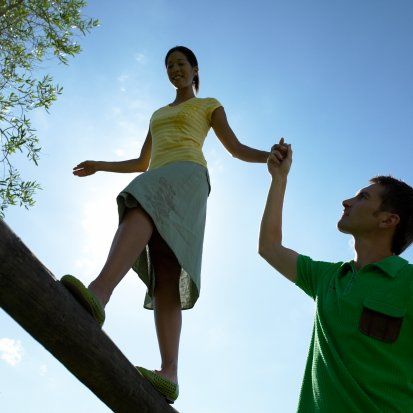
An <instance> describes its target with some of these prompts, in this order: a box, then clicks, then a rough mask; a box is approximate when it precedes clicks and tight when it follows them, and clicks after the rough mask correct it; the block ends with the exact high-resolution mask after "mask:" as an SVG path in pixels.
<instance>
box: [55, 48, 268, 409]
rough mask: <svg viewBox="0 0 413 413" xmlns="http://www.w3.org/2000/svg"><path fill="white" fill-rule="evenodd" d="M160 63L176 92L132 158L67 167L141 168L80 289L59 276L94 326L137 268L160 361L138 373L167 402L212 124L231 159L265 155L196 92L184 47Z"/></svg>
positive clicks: (193, 278)
mask: <svg viewBox="0 0 413 413" xmlns="http://www.w3.org/2000/svg"><path fill="white" fill-rule="evenodd" d="M165 66H166V70H167V74H168V77H169V80H170V82H171V83H172V84H173V86H174V87H175V88H176V97H175V100H174V101H173V102H172V103H171V104H169V105H167V106H164V107H162V108H160V109H158V110H157V111H155V113H154V114H153V115H152V117H151V120H150V127H149V131H148V134H147V137H146V140H145V143H144V144H143V147H142V150H141V154H140V156H139V158H137V159H131V160H128V161H124V162H96V161H85V162H82V163H80V164H79V165H77V166H76V167H75V168H74V172H73V173H74V174H75V175H77V176H88V175H91V174H93V173H95V172H97V171H107V172H143V173H142V174H141V175H139V176H138V177H136V178H135V179H134V180H133V181H132V182H131V183H130V184H129V185H128V186H127V187H126V188H125V189H124V190H123V191H122V192H121V193H120V194H119V196H118V197H117V203H118V209H119V227H118V230H117V232H116V234H115V236H114V239H113V243H112V246H111V249H110V251H109V255H108V258H107V261H106V263H105V265H104V267H103V269H102V271H101V273H100V274H99V275H98V277H97V278H96V279H95V280H94V281H93V282H92V283H91V284H90V285H89V287H88V288H86V287H84V286H83V284H82V283H81V282H80V281H79V280H77V279H76V278H75V277H73V276H71V275H66V276H64V277H63V278H62V280H61V281H62V283H63V284H64V285H65V286H66V287H67V288H68V289H69V290H70V291H71V292H72V293H73V294H74V295H75V297H76V298H77V299H78V300H79V301H80V302H81V303H82V304H83V305H84V306H85V307H86V308H87V309H88V310H89V311H90V312H91V313H92V315H93V316H94V317H95V319H96V320H97V321H98V322H99V323H100V324H101V325H102V324H103V321H104V317H105V313H104V307H105V305H106V304H107V302H108V301H109V298H110V296H111V294H112V292H113V290H114V288H115V287H116V285H117V284H118V283H119V282H120V281H121V279H122V278H123V277H124V275H125V274H126V273H127V272H128V271H129V269H130V268H131V267H132V268H133V269H134V270H135V271H136V272H137V273H138V275H139V277H140V278H141V279H142V280H143V281H144V283H145V284H146V286H147V288H148V290H147V294H146V298H145V303H144V306H145V308H148V309H153V310H154V312H155V326H156V331H157V337H158V342H159V349H160V353H161V360H162V365H161V369H160V370H159V371H150V370H146V369H144V368H142V367H138V370H139V371H140V373H141V374H142V375H143V376H144V377H146V378H147V379H148V380H149V381H150V382H151V383H152V384H153V385H154V386H155V388H156V389H157V390H158V391H159V392H160V393H161V394H162V395H163V396H164V397H165V398H166V399H167V401H168V402H170V403H173V402H174V401H175V400H176V398H177V397H178V376H177V366H178V348H179V338H180V332H181V322H182V318H181V310H183V309H188V308H192V307H193V306H194V304H195V302H196V300H197V298H198V296H199V288H200V272H201V258H202V245H203V238H204V227H205V215H206V203H207V198H208V195H209V191H210V184H209V177H208V170H207V168H206V166H207V164H206V161H205V158H204V156H203V153H202V145H203V142H204V140H205V137H206V135H207V133H208V130H209V129H210V127H212V128H213V130H214V131H215V134H216V135H217V137H218V138H219V139H220V141H221V142H222V143H223V145H224V146H225V148H226V149H227V150H228V151H229V152H230V153H231V154H232V155H233V156H234V157H236V158H239V159H241V160H243V161H246V162H260V163H266V161H267V158H268V156H269V152H265V151H259V150H256V149H253V148H250V147H248V146H245V145H243V144H241V143H240V142H239V141H238V139H237V137H236V136H235V135H234V133H233V131H232V130H231V128H230V126H229V125H228V122H227V119H226V115H225V111H224V108H223V107H222V106H221V104H220V103H219V102H218V101H217V100H216V99H213V98H198V97H196V95H195V93H197V92H198V89H199V75H198V62H197V59H196V57H195V55H194V53H193V52H192V51H191V50H189V49H188V48H186V47H183V46H177V47H174V48H172V49H171V50H169V51H168V53H167V55H166V57H165ZM148 167H149V169H148Z"/></svg>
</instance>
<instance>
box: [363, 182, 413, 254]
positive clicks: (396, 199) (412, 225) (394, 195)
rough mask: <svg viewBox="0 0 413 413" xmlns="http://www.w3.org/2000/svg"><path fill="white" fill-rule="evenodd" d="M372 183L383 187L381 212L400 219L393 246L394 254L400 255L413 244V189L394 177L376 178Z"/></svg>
mask: <svg viewBox="0 0 413 413" xmlns="http://www.w3.org/2000/svg"><path fill="white" fill-rule="evenodd" d="M370 182H371V183H372V184H379V185H381V186H382V187H383V191H382V193H381V205H380V211H386V212H391V213H393V214H397V215H398V216H399V217H400V222H399V223H398V224H397V227H396V230H395V232H394V235H393V240H392V246H391V250H392V252H393V254H396V255H400V254H401V253H402V252H403V251H404V250H405V249H406V248H407V247H408V246H409V245H410V244H411V243H412V242H413V188H412V187H411V186H409V185H407V184H406V183H405V182H403V181H401V180H399V179H396V178H393V177H392V176H376V177H375V178H372V179H370Z"/></svg>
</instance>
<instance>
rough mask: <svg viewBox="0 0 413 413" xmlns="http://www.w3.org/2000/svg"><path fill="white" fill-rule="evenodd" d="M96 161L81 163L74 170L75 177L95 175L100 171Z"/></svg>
mask: <svg viewBox="0 0 413 413" xmlns="http://www.w3.org/2000/svg"><path fill="white" fill-rule="evenodd" d="M97 164H98V163H97V162H96V161H84V162H81V163H80V164H79V165H76V166H75V167H74V168H73V175H76V176H89V175H93V174H94V173H95V172H97V171H98V167H97Z"/></svg>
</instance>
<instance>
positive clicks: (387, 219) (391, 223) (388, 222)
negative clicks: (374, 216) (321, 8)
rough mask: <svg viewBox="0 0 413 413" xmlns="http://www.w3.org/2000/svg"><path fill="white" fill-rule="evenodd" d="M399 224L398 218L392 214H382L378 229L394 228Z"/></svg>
mask: <svg viewBox="0 0 413 413" xmlns="http://www.w3.org/2000/svg"><path fill="white" fill-rule="evenodd" d="M399 222H400V217H399V215H397V214H393V213H392V212H384V213H383V216H382V218H381V220H380V224H379V226H380V228H396V226H397V225H398V224H399Z"/></svg>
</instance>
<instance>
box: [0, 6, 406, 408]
mask: <svg viewBox="0 0 413 413" xmlns="http://www.w3.org/2000/svg"><path fill="white" fill-rule="evenodd" d="M85 13H86V14H87V15H89V16H91V17H95V18H99V19H100V22H101V26H100V27H99V28H97V29H96V30H94V31H93V33H91V34H90V35H89V36H88V37H87V38H85V39H80V42H81V44H82V47H83V52H82V54H81V55H79V56H77V57H76V58H75V59H73V60H71V61H70V65H69V66H68V67H65V66H61V65H56V66H55V65H53V64H52V63H50V62H47V63H44V65H42V69H41V70H44V71H46V72H50V73H52V74H53V75H54V77H55V80H56V81H57V82H58V83H59V84H61V85H63V86H64V94H63V95H62V96H61V97H60V98H59V100H58V101H57V103H56V104H55V105H54V106H53V108H52V109H51V111H50V114H45V113H41V112H36V113H33V116H32V118H33V122H34V125H35V127H36V128H37V130H38V135H39V137H40V139H41V143H42V147H43V150H42V158H41V162H40V164H39V167H37V168H35V167H32V166H31V165H28V164H27V162H26V161H25V160H24V159H23V158H16V162H17V166H18V167H19V168H20V169H21V171H22V174H23V176H25V177H27V178H28V177H30V178H35V179H37V180H38V181H39V182H40V183H41V184H42V187H43V190H42V191H40V192H39V193H38V195H37V204H36V206H35V207H34V208H32V209H31V210H30V211H26V210H23V209H18V208H13V209H9V211H8V213H7V216H6V222H7V223H8V224H9V225H10V226H11V227H12V229H13V230H14V231H15V232H16V233H17V234H18V235H19V236H20V237H21V238H22V240H23V241H24V242H25V243H26V244H27V245H28V246H29V247H30V248H31V249H32V251H33V252H34V253H35V254H36V255H37V256H38V258H39V259H40V260H41V261H42V262H43V263H44V264H45V265H46V266H47V267H48V268H49V269H50V270H51V271H52V272H53V273H54V274H55V275H56V277H58V278H60V277H61V276H62V275H63V274H66V273H72V274H76V275H78V276H79V277H80V278H81V279H82V280H83V281H84V282H85V283H88V282H90V281H91V280H92V279H93V277H94V276H95V275H96V274H97V273H98V272H99V270H100V268H101V266H102V264H103V261H104V259H105V257H106V253H107V251H108V248H109V244H110V241H111V238H112V235H113V233H114V231H115V230H116V226H117V210H116V202H115V198H116V195H117V193H118V192H119V191H120V190H121V189H122V188H123V187H124V186H125V185H126V184H127V183H128V182H129V181H130V180H131V179H132V178H133V175H120V174H118V175H117V174H104V173H99V174H96V175H94V176H92V177H89V178H86V179H79V178H76V177H74V176H72V175H71V170H72V167H73V166H74V165H76V164H77V163H79V162H80V161H82V160H85V159H95V160H123V159H130V158H134V157H136V156H137V155H138V154H139V151H140V147H141V145H142V143H143V140H144V138H145V136H146V131H147V128H148V123H149V118H150V115H151V113H152V112H153V111H154V110H155V109H157V108H158V107H160V106H163V105H165V104H167V103H169V102H171V101H172V100H173V99H174V89H173V88H172V86H171V85H170V84H169V82H168V79H167V77H166V74H165V69H164V66H163V59H164V55H165V53H166V52H167V50H168V49H169V48H170V47H173V46H175V45H178V44H183V45H186V46H188V47H190V48H192V49H193V50H194V51H195V53H196V55H197V57H198V61H199V65H200V79H201V89H200V96H201V97H207V96H211V97H215V98H217V99H219V100H220V101H221V102H222V104H223V105H224V107H225V110H226V112H227V116H228V119H229V122H230V124H231V126H232V128H233V130H234V131H235V133H236V134H237V136H238V138H239V139H240V140H241V141H242V142H243V143H245V144H247V145H250V146H254V147H257V148H260V149H269V148H270V147H271V145H272V144H273V143H274V142H275V141H276V140H278V138H279V137H280V136H285V137H286V139H287V141H288V142H290V143H291V144H292V146H293V150H294V161H293V166H292V170H291V173H290V178H289V182H288V189H287V195H286V201H285V212H284V243H285V245H287V246H289V247H291V248H293V249H295V250H297V251H298V252H300V253H303V254H306V255H310V256H312V257H313V258H316V259H323V260H331V261H342V260H350V259H352V257H353V253H352V243H351V239H350V238H349V237H347V236H345V235H343V234H340V233H339V232H338V231H337V229H336V222H337V220H338V218H339V216H340V214H341V201H342V200H343V199H345V198H347V197H349V196H352V195H353V194H354V193H355V192H356V191H357V190H358V189H359V188H361V187H363V186H366V185H367V184H368V179H369V178H370V177H372V176H375V175H377V174H389V173H391V174H393V175H394V176H396V177H399V178H402V179H404V180H406V181H407V182H408V183H410V184H413V172H412V168H411V154H412V153H413V151H412V150H413V144H412V142H413V140H412V137H413V77H412V76H411V74H412V73H413V57H412V56H413V50H412V45H413V26H412V25H411V22H412V19H413V4H412V3H411V2H410V1H408V0H400V1H397V2H388V1H384V0H365V1H363V2H360V1H355V0H350V1H346V2H343V1H337V0H329V1H321V0H315V1H304V0H302V1H285V0H284V1H277V0H275V1H255V2H250V1H249V2H247V1H237V2H235V1H216V0H212V1H209V2H204V3H199V2H195V3H188V2H185V1H181V0H176V1H166V0H151V1H124V2H122V5H121V6H116V7H114V6H113V2H109V1H99V2H97V1H94V2H92V1H91V2H90V4H89V6H88V8H87V9H86V10H85ZM204 152H205V156H206V158H207V161H208V164H209V169H210V174H211V180H212V187H213V189H212V192H211V195H210V198H209V204H208V216H207V227H206V234H205V244H204V256H203V271H202V291H201V297H200V299H199V301H198V303H197V305H196V307H195V308H194V310H191V311H187V312H185V313H184V325H183V332H182V341H181V349H180V387H181V396H180V398H179V399H178V401H177V403H176V408H177V409H178V410H179V411H182V412H185V413H187V412H191V413H247V412H248V413H249V412H251V411H255V412H260V413H270V412H274V411H279V412H286V413H289V412H294V411H295V409H296V405H297V401H298V395H299V389H300V385H301V380H302V376H303V372H304V365H305V360H306V355H307V351H308V345H309V340H310V334H311V330H312V323H313V314H314V304H313V302H312V301H311V300H310V299H309V298H308V297H307V296H305V295H304V293H302V292H301V291H300V290H298V288H297V287H295V286H294V285H293V284H291V283H290V282H288V281H287V280H285V279H283V278H282V276H280V275H279V274H278V273H277V272H276V271H275V270H273V269H271V268H270V267H269V266H268V265H267V264H266V263H265V262H264V261H263V260H262V259H260V258H259V256H258V254H257V239H258V230H259V224H260V219H261V214H262V211H263V207H264V203H265V199H266V195H267V190H268V186H269V182H270V179H269V175H268V173H267V172H266V167H265V165H253V164H247V163H243V162H241V161H238V160H235V159H233V158H232V157H231V156H230V155H229V154H228V153H227V152H226V151H225V149H224V148H223V146H222V145H221V144H220V143H219V141H218V140H217V139H216V137H215V136H214V134H213V133H211V134H210V135H209V136H208V138H207V141H206V144H205V147H204ZM403 257H404V258H406V259H408V260H410V261H413V253H412V249H409V250H408V251H406V252H405V253H404V254H403ZM144 292H145V289H144V287H143V285H142V283H141V282H140V281H139V280H138V278H137V276H136V275H135V274H133V273H131V272H130V273H128V275H127V276H126V278H125V279H124V281H123V282H122V283H121V284H120V286H119V287H118V288H117V289H116V290H115V293H114V295H113V298H112V300H111V301H110V303H109V305H108V307H107V321H106V324H105V327H104V330H105V331H106V333H107V334H108V335H109V336H110V337H111V338H112V339H113V340H114V341H115V342H116V343H117V345H118V346H119V348H120V349H121V350H122V351H123V352H124V354H125V355H126V356H127V357H128V358H129V359H130V360H131V362H132V363H135V364H141V365H144V366H146V367H148V368H157V367H158V366H159V356H158V350H157V342H156V336H155V331H154V327H153V314H152V313H151V312H149V311H146V310H144V309H143V308H142V304H143V297H144ZM0 358H1V359H0V379H1V383H2V384H1V393H0V403H1V405H2V406H3V410H4V411H7V412H13V413H14V412H17V413H20V412H27V411H30V412H54V411H57V410H58V411H59V412H60V413H65V412H73V411H77V412H79V413H82V412H86V411H92V412H97V413H98V412H99V413H100V412H106V411H109V410H108V409H107V408H106V406H105V405H103V404H102V403H101V402H100V401H99V400H98V399H97V398H96V397H95V396H94V395H93V394H92V393H91V392H90V391H89V390H88V389H87V388H85V387H84V386H83V385H82V384H80V383H79V382H78V381H77V379H76V378H75V377H74V376H72V375H71V374H70V373H69V372H68V371H67V370H66V369H65V368H64V367H63V366H62V365H60V364H59V363H58V362H57V361H55V360H54V358H53V357H52V356H50V355H49V353H48V352H47V351H46V350H44V349H43V348H42V347H41V346H40V345H39V344H37V342H36V341H34V340H33V339H32V338H31V337H30V336H29V335H28V334H27V333H25V332H24V330H22V329H21V328H20V327H19V326H18V325H17V324H16V323H15V322H14V321H13V320H12V319H11V318H10V317H9V316H8V315H7V314H5V313H4V312H2V313H1V314H0ZM22 394H24V397H22ZM28 406H29V407H28Z"/></svg>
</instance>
